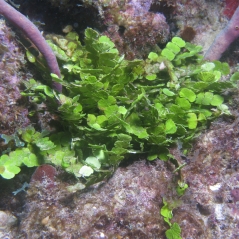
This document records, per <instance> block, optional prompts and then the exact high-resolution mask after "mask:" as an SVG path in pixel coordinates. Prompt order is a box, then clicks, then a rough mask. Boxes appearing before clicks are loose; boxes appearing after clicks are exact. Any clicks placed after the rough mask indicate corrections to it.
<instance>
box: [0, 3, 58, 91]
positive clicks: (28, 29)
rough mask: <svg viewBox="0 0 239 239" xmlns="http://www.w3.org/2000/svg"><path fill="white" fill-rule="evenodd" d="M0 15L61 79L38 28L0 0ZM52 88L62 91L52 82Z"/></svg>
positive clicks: (52, 56) (50, 50)
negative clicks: (37, 51) (21, 34)
mask: <svg viewBox="0 0 239 239" xmlns="http://www.w3.org/2000/svg"><path fill="white" fill-rule="evenodd" d="M0 14H1V15H3V16H4V17H5V18H6V19H8V20H9V21H10V22H11V23H12V24H14V25H15V26H16V27H18V28H19V29H20V30H22V31H23V33H24V34H25V35H26V36H27V37H28V38H29V39H30V40H31V41H32V43H33V44H35V46H36V47H37V48H38V50H39V51H40V52H41V54H42V55H43V56H44V57H45V59H46V62H47V64H48V67H49V69H50V71H51V72H52V73H54V74H56V75H57V76H58V77H61V72H60V69H59V66H58V63H57V60H56V56H55V55H54V53H53V51H52V49H51V48H50V46H49V45H48V44H47V42H46V41H45V39H44V37H43V36H42V34H41V33H40V31H39V30H38V28H37V27H36V26H35V25H34V24H33V23H32V22H31V21H30V20H29V19H28V18H26V17H25V16H24V15H22V14H21V13H20V12H18V11H17V10H15V9H14V8H13V7H11V6H10V5H9V4H8V3H6V2H5V1H4V0H0ZM53 87H54V89H56V90H57V91H59V92H61V91H62V86H61V85H60V84H59V83H56V82H53Z"/></svg>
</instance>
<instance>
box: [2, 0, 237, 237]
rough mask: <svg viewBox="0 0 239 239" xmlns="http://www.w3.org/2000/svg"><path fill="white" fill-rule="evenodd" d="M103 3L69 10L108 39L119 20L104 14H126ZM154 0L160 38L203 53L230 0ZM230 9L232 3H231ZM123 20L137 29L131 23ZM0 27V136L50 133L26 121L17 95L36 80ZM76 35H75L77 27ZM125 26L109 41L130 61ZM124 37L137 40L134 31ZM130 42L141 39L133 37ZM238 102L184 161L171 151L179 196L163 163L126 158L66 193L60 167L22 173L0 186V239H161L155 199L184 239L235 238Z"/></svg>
mask: <svg viewBox="0 0 239 239" xmlns="http://www.w3.org/2000/svg"><path fill="white" fill-rule="evenodd" d="M46 2H47V3H45V4H46V6H51V7H53V9H56V10H57V11H58V17H59V16H61V14H64V15H67V13H66V12H65V10H66V9H71V10H72V9H74V7H75V8H76V5H74V4H76V3H75V2H74V1H56V0H54V1H46ZM105 2H106V1H81V2H80V3H77V4H80V5H81V6H80V7H79V8H80V10H79V9H78V10H79V12H81V11H82V9H81V7H82V8H85V9H86V11H87V9H88V10H89V9H93V10H92V11H93V12H94V14H95V13H97V12H98V13H99V14H100V17H99V16H98V15H97V14H95V15H94V16H95V18H94V19H96V18H97V17H99V19H98V21H97V23H96V22H94V21H93V20H92V22H91V23H90V24H92V26H94V24H95V25H97V27H96V28H98V29H101V30H102V32H104V33H105V34H108V35H110V33H112V32H111V30H112V29H117V28H118V27H120V26H121V27H122V25H121V24H119V18H118V16H117V17H114V18H113V17H112V15H114V14H116V15H117V11H113V10H112V9H114V7H116V9H117V10H119V8H120V9H121V11H122V14H123V16H124V17H125V14H126V15H127V14H128V11H127V10H125V11H123V10H122V9H124V7H123V6H122V5H116V4H118V3H119V2H120V1H111V4H109V5H108V6H104V5H103V3H104V4H106V3H105ZM121 2H122V1H121ZM145 2H147V1H145ZM148 2H151V8H152V9H157V10H158V6H156V5H157V4H156V5H155V3H153V1H148ZM158 2H162V3H163V4H165V5H164V6H165V13H164V15H165V16H166V22H167V24H168V29H169V30H168V34H169V35H168V37H170V35H171V36H173V35H180V34H181V35H182V36H183V33H184V37H191V38H192V39H190V41H192V42H194V43H197V44H200V45H203V46H204V50H206V49H207V48H208V47H209V45H210V44H211V42H212V41H213V38H214V36H215V35H216V34H217V33H218V32H219V31H220V30H221V29H222V28H223V27H224V26H225V24H226V22H227V18H226V16H224V15H223V14H222V13H223V11H224V8H225V4H226V3H227V4H229V3H230V1H158ZM233 2H236V1H231V3H233ZM16 3H17V2H16ZM27 3H28V2H27V1H24V2H23V3H22V7H23V6H25V9H23V10H22V11H23V12H24V11H26V12H29V11H30V9H31V8H32V6H34V4H36V3H38V4H39V9H42V10H43V9H44V4H42V5H41V4H40V3H39V2H37V1H36V2H35V3H34V1H33V3H31V4H32V5H31V4H29V5H27ZM99 3H101V5H100V4H99ZM47 4H50V5H47ZM114 4H115V5H114ZM35 6H36V5H35ZM102 6H103V7H102ZM185 6H187V8H185ZM226 6H227V5H226ZM166 10H167V11H166ZM72 11H73V10H72ZM89 11H90V10H89ZM110 11H111V12H110ZM134 11H135V10H134ZM79 12H77V11H76V10H75V11H74V14H71V15H73V16H75V19H78V18H77V17H78V14H79ZM109 12H110V13H111V15H110V16H109ZM219 12H220V14H218V13H219ZM173 13H174V15H173ZM38 14H39V15H40V16H41V21H45V22H47V19H48V21H49V18H50V17H49V15H44V12H42V13H41V14H40V13H39V12H38ZM68 14H69V15H70V13H68ZM144 14H147V13H144ZM154 14H155V13H154ZM92 16H93V15H92ZM150 16H152V14H151V13H150ZM66 19H68V21H69V22H67V20H66ZM112 19H114V20H112ZM146 19H147V18H146ZM35 20H36V19H35ZM79 21H80V20H79ZM99 21H102V22H99ZM109 21H111V22H110V23H111V24H109ZM112 21H113V22H112ZM131 21H132V24H133V26H134V27H135V26H136V25H137V24H136V23H137V19H131ZM124 22H125V20H124ZM0 23H1V25H0V46H1V47H0V56H1V64H0V77H1V78H0V82H1V86H0V127H1V128H0V133H1V134H12V133H14V132H15V130H17V129H18V128H20V127H25V126H27V125H29V124H32V125H35V126H36V127H38V128H40V129H42V128H45V127H51V126H49V125H48V122H49V121H50V120H51V116H50V115H48V113H46V112H45V113H42V114H40V115H38V118H37V119H36V118H34V119H32V118H29V117H27V114H28V112H29V111H30V107H31V106H30V105H29V104H28V102H27V101H26V100H23V99H22V98H21V96H20V89H21V81H22V80H27V79H29V78H31V77H34V78H36V74H37V72H36V71H35V70H34V69H32V67H31V66H29V64H26V60H25V59H24V51H25V49H24V48H23V47H22V45H21V44H19V41H18V40H16V39H17V38H16V36H15V35H14V32H13V31H12V30H11V28H10V27H9V26H6V24H5V21H4V20H1V22H0ZM59 23H60V24H62V28H63V26H64V24H72V25H74V23H75V22H74V17H72V16H71V17H69V18H67V17H65V19H64V21H63V20H62V23H61V21H59ZM78 24H80V22H78ZM135 24H136V25H135ZM85 26H87V24H85ZM140 26H141V27H142V25H140ZM74 27H75V30H77V27H78V26H77V25H75V26H74ZM123 27H124V28H125V29H124V31H123V33H122V32H121V31H117V32H114V33H115V34H113V35H112V38H113V39H115V40H117V41H116V43H118V44H119V45H118V47H119V49H120V50H121V51H122V52H123V51H126V52H125V53H126V55H127V54H128V56H129V58H130V57H131V56H132V54H133V55H139V53H140V52H139V49H137V48H135V45H134V44H133V45H129V46H128V45H127V47H126V48H125V47H123V45H125V44H126V43H127V41H130V40H129V38H128V35H127V32H129V31H130V29H132V28H130V26H129V24H128V25H127V24H126V23H124V26H123ZM187 27H191V28H193V30H194V31H195V33H192V32H191V33H190V34H189V33H188V34H186V33H185V32H184V30H185V29H186V28H187ZM128 28H129V31H127V29H128ZM46 30H47V27H46ZM48 30H49V29H48ZM78 30H79V32H81V31H82V29H78ZM49 31H52V29H50V30H49ZM119 32H120V34H119ZM124 34H126V35H124ZM185 35H186V36H185ZM130 36H131V37H135V36H134V35H133V32H132V33H131V35H130ZM136 36H138V35H137V34H136ZM156 38H157V37H156ZM137 39H138V41H141V40H142V38H141V37H140V36H139V38H137ZM125 42H126V43H125ZM148 43H149V42H148ZM148 43H147V44H146V46H145V48H146V51H147V50H148V49H150V48H151V47H153V46H150V44H148ZM116 45H117V44H116ZM142 55H144V53H143V54H142ZM237 58H238V55H237V46H236V43H235V44H233V45H232V46H231V48H230V49H229V50H228V52H227V53H226V54H225V55H224V56H223V60H225V61H227V62H229V63H230V64H231V65H232V68H235V67H236V64H235V62H237ZM237 94H238V92H235V94H234V96H233V100H232V101H231V103H230V109H231V112H232V115H233V116H232V117H221V118H219V119H218V120H217V121H216V122H214V123H212V124H211V125H210V126H209V127H208V129H207V130H205V131H204V132H203V133H202V134H201V135H200V136H199V137H198V138H197V139H196V140H195V141H194V142H193V146H192V149H191V151H190V153H189V154H188V156H187V157H185V156H184V155H182V152H181V151H180V147H175V148H172V149H171V150H170V153H171V154H172V155H173V156H174V157H175V158H176V159H177V160H178V161H179V162H180V163H185V162H186V163H187V165H186V166H185V167H184V168H183V169H182V171H181V178H183V179H184V181H185V182H186V183H187V184H188V185H189V188H188V189H187V190H186V193H185V195H183V196H182V197H178V196H177V194H176V192H175V188H176V185H177V180H178V174H175V173H173V171H174V169H175V167H174V165H173V164H171V163H170V162H165V161H161V160H156V161H153V162H148V161H146V160H145V159H144V158H139V159H138V160H135V159H134V160H132V161H131V162H128V163H127V164H123V165H121V166H120V167H119V168H118V169H117V170H116V172H115V173H114V175H113V176H112V177H111V178H110V179H109V180H107V181H104V182H102V183H99V184H96V185H93V186H91V187H90V188H88V189H85V190H83V191H76V192H69V190H68V186H70V185H71V184H72V179H71V178H70V177H68V176H67V175H65V174H64V173H63V172H62V171H61V170H60V169H55V168H53V167H51V166H41V167H40V168H38V169H37V171H36V172H35V174H33V173H34V170H35V169H23V170H22V172H21V173H20V174H19V175H17V176H16V177H15V178H14V179H13V180H4V179H2V178H1V179H0V189H1V194H0V210H1V211H0V238H5V239H7V238H9V239H10V238H21V239H25V238H30V239H35V238H36V239H38V238H62V239H68V238H69V239H70V238H71V239H75V238H77V239H78V238H80V239H81V238H82V239H83V238H85V239H87V238H92V239H98V238H99V239H100V238H106V239H123V238H124V239H126V238H128V239H131V238H132V239H134V238H138V239H143V238H145V239H148V238H149V239H153V238H155V239H164V238H166V237H165V231H166V230H167V229H168V225H167V224H166V223H165V222H164V220H163V218H162V216H161V215H160V208H161V207H162V206H163V198H164V199H165V200H166V201H168V202H171V203H172V204H174V205H175V209H174V210H173V219H172V222H177V223H178V224H179V225H180V227H181V230H182V233H181V236H182V238H184V239H204V238H207V239H216V238H219V239H224V238H229V239H234V238H235V239H236V238H239V236H238V235H239V206H238V205H239V204H238V203H239V173H238V170H239V114H238V106H239V102H238V99H237ZM0 143H1V150H6V148H5V146H4V142H3V141H1V142H0ZM24 183H27V184H29V185H27V184H25V185H27V187H26V188H25V190H22V191H20V192H19V193H17V194H13V193H12V192H14V191H16V190H18V189H19V188H21V187H22V186H23V185H24Z"/></svg>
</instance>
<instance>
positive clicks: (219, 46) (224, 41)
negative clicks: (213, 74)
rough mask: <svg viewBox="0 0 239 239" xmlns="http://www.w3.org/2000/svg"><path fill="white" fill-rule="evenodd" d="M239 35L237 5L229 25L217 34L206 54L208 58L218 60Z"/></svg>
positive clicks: (238, 9)
mask: <svg viewBox="0 0 239 239" xmlns="http://www.w3.org/2000/svg"><path fill="white" fill-rule="evenodd" d="M238 37H239V7H237V9H236V11H235V13H234V14H233V16H232V18H231V20H230V21H229V22H228V24H227V26H226V27H225V28H224V29H223V30H222V31H221V32H220V33H219V34H218V35H217V37H216V38H215V40H214V42H213V43H212V45H211V47H210V48H209V49H208V51H207V52H206V55H205V57H204V58H205V59H206V60H210V61H213V60H218V59H220V58H221V55H222V54H223V52H225V51H226V49H227V48H228V47H229V46H230V44H231V43H232V42H233V41H234V40H235V39H236V38H238Z"/></svg>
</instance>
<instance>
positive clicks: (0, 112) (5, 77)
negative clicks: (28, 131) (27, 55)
mask: <svg viewBox="0 0 239 239" xmlns="http://www.w3.org/2000/svg"><path fill="white" fill-rule="evenodd" d="M0 59H1V61H0V128H1V131H0V133H4V134H8V135H11V134H12V133H15V131H16V129H18V128H21V127H26V126H27V125H28V124H29V120H28V118H27V115H28V110H27V108H26V107H25V106H24V104H21V95H20V89H19V86H20V81H21V80H26V78H27V74H26V73H25V72H24V71H23V69H24V65H25V64H26V61H25V59H24V54H23V53H22V51H21V49H20V47H19V46H18V44H17V43H16V41H15V33H14V32H12V31H11V30H10V29H9V28H8V27H7V26H6V25H5V21H4V20H0ZM22 103H23V102H22Z"/></svg>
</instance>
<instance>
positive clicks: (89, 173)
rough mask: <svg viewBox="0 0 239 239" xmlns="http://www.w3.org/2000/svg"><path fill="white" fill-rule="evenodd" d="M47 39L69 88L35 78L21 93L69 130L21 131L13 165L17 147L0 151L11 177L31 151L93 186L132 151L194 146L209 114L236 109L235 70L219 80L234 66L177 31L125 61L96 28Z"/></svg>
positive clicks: (154, 155) (162, 153) (156, 152)
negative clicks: (229, 94)
mask: <svg viewBox="0 0 239 239" xmlns="http://www.w3.org/2000/svg"><path fill="white" fill-rule="evenodd" d="M48 43H49V44H50V46H51V47H52V49H53V50H54V52H55V54H56V56H57V57H58V59H59V61H60V64H61V71H62V75H63V77H62V78H61V79H60V78H58V77H57V76H56V75H54V74H52V78H53V79H54V81H56V82H59V83H60V84H62V85H63V86H64V88H65V90H64V91H63V93H62V94H59V93H57V92H55V91H54V90H53V89H51V87H49V86H47V85H43V84H41V83H39V82H36V81H35V80H33V79H31V80H30V81H28V82H25V86H26V90H25V91H24V92H22V95H24V96H28V97H30V100H31V101H33V102H36V103H42V102H44V103H45V104H47V105H48V106H49V108H48V109H49V110H50V111H52V112H53V113H56V114H58V115H59V118H60V120H61V123H62V125H63V126H64V128H65V131H64V132H58V133H55V134H48V133H46V132H36V131H35V130H34V129H33V128H28V129H24V130H22V131H19V132H18V133H17V136H18V137H19V139H20V140H22V142H23V144H24V145H25V146H23V147H18V148H17V150H16V151H17V152H18V154H19V153H21V152H22V153H23V154H24V157H22V159H21V160H18V163H17V165H14V162H15V161H14V160H12V157H14V155H15V154H16V153H13V152H11V153H10V154H9V155H3V156H1V158H0V174H1V175H2V176H3V177H5V178H12V177H14V175H15V174H16V173H18V172H19V171H20V170H19V169H17V170H16V168H14V167H15V166H17V167H18V168H20V166H21V165H22V164H25V165H27V164H26V163H25V162H28V160H29V159H31V158H32V159H34V160H33V162H32V164H30V166H36V165H39V164H43V163H50V164H53V165H56V166H60V167H62V168H64V169H65V170H66V171H67V172H69V173H72V174H74V175H75V176H76V177H77V178H82V180H83V183H84V185H85V186H88V185H91V184H92V183H95V182H98V181H100V180H102V179H104V178H106V177H108V176H110V175H111V174H112V173H113V172H114V171H115V169H116V168H117V167H118V165H119V164H120V162H122V160H123V159H126V160H127V158H128V156H130V155H132V154H133V155H135V154H139V155H141V156H142V155H143V157H147V159H148V160H155V159H162V160H168V159H169V158H170V154H169V152H168V147H170V146H171V145H173V144H180V145H183V147H189V145H190V141H191V140H192V139H193V138H195V137H196V136H197V134H198V132H199V131H200V130H202V129H204V128H205V127H206V125H207V124H208V123H209V122H210V121H212V120H213V119H215V118H217V117H218V116H220V115H222V114H226V115H230V111H229V109H228V107H227V105H226V104H225V103H224V101H225V99H224V97H223V96H222V93H223V92H224V91H225V89H228V88H235V87H236V80H235V79H237V77H235V76H233V77H231V79H230V80H229V81H221V78H222V77H223V76H225V75H228V74H229V66H228V65H227V64H226V63H221V62H219V61H215V62H206V61H204V60H203V56H202V55H201V54H200V52H201V50H202V48H201V47H200V46H195V45H192V44H190V43H186V42H185V41H183V40H182V39H181V38H178V37H174V38H173V39H172V41H171V42H169V43H168V44H167V45H166V47H165V49H163V50H162V51H161V52H157V53H155V52H151V53H150V54H149V55H148V59H146V60H139V59H135V60H132V61H129V60H125V59H124V56H123V55H120V54H119V52H118V50H117V49H116V48H115V45H114V43H113V42H112V41H111V40H110V39H109V38H108V37H106V36H102V35H100V34H99V33H98V32H96V31H95V30H93V29H90V28H88V29H86V31H85V39H84V42H82V43H81V42H80V41H79V36H78V35H77V34H76V33H73V32H70V33H68V35H66V36H65V37H61V38H60V37H57V36H56V37H52V38H51V40H49V41H48ZM26 149H27V152H26ZM26 154H27V155H26ZM33 155H34V156H33ZM20 158H21V157H20ZM26 158H27V159H26ZM36 159H38V160H36ZM9 165H10V166H9ZM11 166H13V169H12V170H11ZM27 166H28V165H27Z"/></svg>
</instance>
